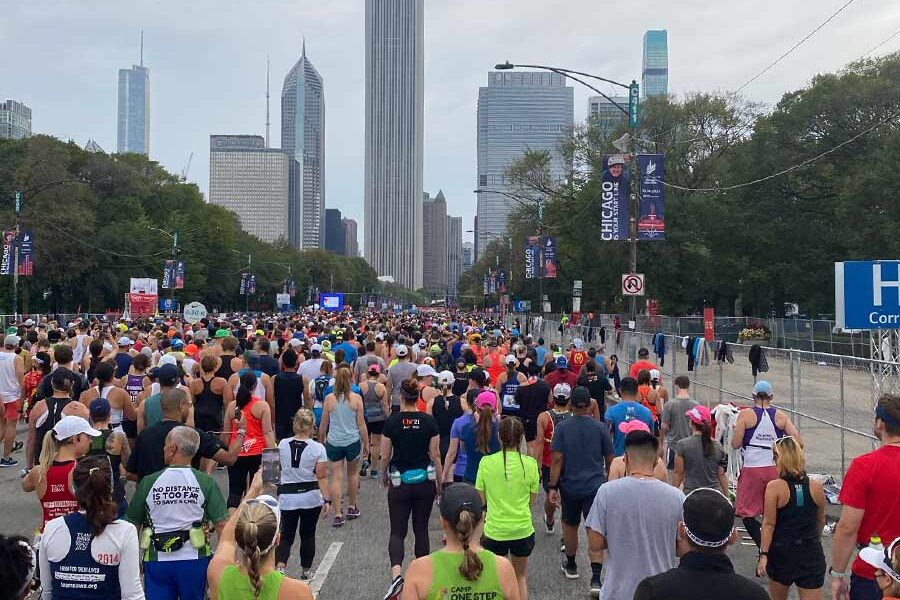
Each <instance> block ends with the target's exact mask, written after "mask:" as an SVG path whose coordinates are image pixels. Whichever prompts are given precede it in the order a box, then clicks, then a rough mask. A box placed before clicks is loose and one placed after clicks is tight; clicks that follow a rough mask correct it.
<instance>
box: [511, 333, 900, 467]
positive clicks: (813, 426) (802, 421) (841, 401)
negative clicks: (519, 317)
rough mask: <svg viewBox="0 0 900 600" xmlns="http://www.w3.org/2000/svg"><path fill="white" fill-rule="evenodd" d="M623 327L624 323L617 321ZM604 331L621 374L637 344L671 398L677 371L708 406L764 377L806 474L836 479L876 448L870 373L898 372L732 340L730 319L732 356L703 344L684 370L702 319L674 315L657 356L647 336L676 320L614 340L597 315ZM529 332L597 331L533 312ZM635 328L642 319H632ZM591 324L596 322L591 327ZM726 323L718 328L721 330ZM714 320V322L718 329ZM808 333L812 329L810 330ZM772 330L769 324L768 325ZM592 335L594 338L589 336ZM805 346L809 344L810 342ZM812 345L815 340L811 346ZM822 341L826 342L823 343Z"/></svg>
mask: <svg viewBox="0 0 900 600" xmlns="http://www.w3.org/2000/svg"><path fill="white" fill-rule="evenodd" d="M622 323H623V326H627V321H624V320H623V321H622ZM601 324H602V325H603V327H604V328H605V330H606V342H605V344H604V346H605V350H604V352H605V354H606V355H607V356H610V355H612V354H615V355H617V356H618V358H619V365H620V373H621V375H622V376H623V377H625V376H627V375H628V369H629V367H630V365H631V364H632V363H633V362H634V361H635V359H636V357H637V352H638V350H639V349H640V348H647V349H649V350H650V353H651V360H652V361H654V362H656V363H657V364H658V365H659V367H660V371H661V373H662V378H663V382H664V385H666V387H667V388H669V390H670V397H674V395H675V389H674V379H675V377H676V376H677V375H687V376H688V377H689V379H690V382H691V397H692V398H693V399H694V400H696V401H698V402H701V403H703V404H705V405H707V406H709V407H713V406H715V405H717V404H720V403H733V404H735V405H738V406H748V405H752V404H753V398H752V389H753V385H754V383H755V380H756V379H765V380H767V381H769V382H770V383H771V384H772V386H773V387H774V389H775V401H774V403H773V405H774V406H776V407H778V408H780V409H782V410H784V411H785V412H787V413H788V414H789V415H790V417H791V419H792V421H793V422H794V424H795V425H797V427H798V428H799V429H800V432H801V434H802V436H803V440H804V443H805V447H806V455H807V463H808V464H807V467H808V469H809V470H810V472H817V473H828V474H831V475H834V476H835V477H839V478H843V476H844V474H845V473H846V470H847V467H848V466H849V463H850V461H851V460H852V459H853V458H854V457H856V456H858V455H860V454H863V453H865V452H869V451H870V450H872V449H873V448H874V447H875V444H876V443H877V439H876V438H875V436H874V435H873V434H872V427H873V410H872V407H873V405H874V401H875V393H876V392H875V390H876V389H877V387H876V386H875V383H874V382H875V380H876V379H877V377H876V371H877V370H878V369H882V368H890V369H893V370H895V371H896V370H897V369H898V368H900V365H898V364H896V363H887V362H884V361H873V360H871V359H869V358H864V357H858V356H847V355H841V354H834V353H826V352H821V351H812V350H806V349H794V348H777V347H772V346H766V345H763V344H762V343H760V342H749V341H748V342H743V343H741V342H738V341H737V333H738V332H739V331H740V330H739V329H737V328H738V327H741V326H743V325H744V323H742V322H741V321H740V320H735V321H734V322H733V323H732V325H731V326H730V327H728V328H727V329H726V331H727V330H731V332H733V333H731V334H729V335H727V337H731V335H733V336H734V341H732V340H728V339H726V340H725V341H724V343H725V344H726V345H727V348H728V350H729V351H730V355H731V357H732V359H733V362H730V361H728V360H726V361H725V362H719V361H717V360H716V358H717V357H716V350H717V349H718V347H719V346H718V344H719V342H718V341H717V342H714V343H713V344H711V345H709V346H708V347H707V350H706V352H705V353H704V355H705V356H704V357H702V358H701V360H700V361H699V364H697V365H694V369H693V370H692V371H688V363H687V360H688V356H687V351H686V350H685V349H684V348H683V347H682V342H683V341H684V340H685V339H686V338H688V337H691V336H694V337H697V336H700V337H702V333H703V323H702V319H699V320H695V319H683V318H680V319H678V320H677V326H678V327H679V328H681V329H682V330H685V329H687V330H688V331H685V332H684V333H681V334H678V333H663V337H664V338H665V345H666V353H665V355H664V357H663V358H662V359H660V357H657V356H655V355H654V349H653V344H652V342H653V337H654V335H655V333H657V332H662V331H664V330H665V329H666V326H667V325H669V326H671V325H673V324H676V321H674V320H673V321H669V322H668V323H666V322H665V320H664V319H660V320H659V321H657V323H655V324H656V325H657V326H658V329H654V330H653V331H652V332H651V331H640V330H638V331H629V330H627V329H626V330H623V331H621V332H620V336H619V337H618V340H617V339H616V332H615V331H614V329H613V328H612V318H611V316H608V315H603V316H602V317H601ZM528 325H529V326H530V327H531V334H532V335H533V336H534V337H535V339H537V337H543V338H544V339H545V340H546V343H547V344H548V345H550V344H560V345H561V346H563V350H564V351H565V349H566V348H565V346H566V344H567V343H571V341H572V340H573V339H575V338H581V339H583V340H584V341H585V343H586V345H588V346H594V347H599V333H598V332H597V331H593V332H592V331H590V330H589V329H590V328H588V327H586V326H584V325H569V326H567V327H560V321H559V320H558V318H557V319H553V318H551V317H545V318H543V319H541V318H540V317H538V318H536V319H533V320H531V321H529V323H528ZM637 325H638V326H640V325H641V323H637ZM594 329H597V328H594ZM723 329H725V328H723ZM718 331H719V323H718V322H717V332H718ZM812 331H815V329H814V328H813V329H812ZM773 332H774V329H773ZM591 336H593V341H592V342H589V341H588V338H589V337H591ZM754 344H758V345H760V346H761V348H762V351H763V352H764V353H765V358H766V362H767V363H768V367H769V368H768V371H767V372H764V373H759V374H758V376H757V377H756V378H754V376H753V373H752V371H751V364H750V361H749V358H748V355H749V351H750V348H751V347H752V346H753V345H754ZM810 347H812V343H811V344H810ZM818 347H819V345H818V344H817V345H816V348H818ZM826 347H827V346H826Z"/></svg>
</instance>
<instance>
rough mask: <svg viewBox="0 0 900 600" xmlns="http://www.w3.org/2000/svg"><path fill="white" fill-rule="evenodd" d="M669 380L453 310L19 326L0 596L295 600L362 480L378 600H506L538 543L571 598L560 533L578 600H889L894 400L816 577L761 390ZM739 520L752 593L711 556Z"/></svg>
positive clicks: (804, 507) (13, 354) (818, 499)
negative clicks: (693, 387) (720, 401)
mask: <svg viewBox="0 0 900 600" xmlns="http://www.w3.org/2000/svg"><path fill="white" fill-rule="evenodd" d="M620 368H621V369H622V371H621V372H620ZM668 383H670V382H663V381H662V379H661V374H660V370H659V369H658V368H657V366H656V365H655V364H653V362H652V361H651V360H650V353H649V352H648V351H647V349H643V348H642V349H641V350H640V351H639V353H638V360H637V361H636V362H634V363H633V364H631V365H628V369H627V371H626V366H625V365H624V364H623V365H622V366H621V367H620V365H619V362H618V358H617V357H616V356H615V355H613V354H610V353H609V352H607V351H606V349H605V348H604V346H603V344H602V342H594V343H592V342H588V343H587V344H586V343H585V342H584V341H583V340H581V339H574V340H572V343H571V344H570V345H569V346H568V347H566V348H560V347H559V346H556V345H548V344H546V343H545V341H544V340H543V339H533V338H532V337H531V336H529V335H527V334H526V333H525V332H524V331H521V330H520V327H519V325H518V323H514V324H511V325H509V326H505V325H503V324H502V323H501V322H498V321H496V320H491V319H490V318H486V317H484V316H479V315H474V314H465V313H455V312H454V313H446V312H437V311H435V312H413V313H402V314H395V313H393V312H392V313H386V312H378V311H366V310H363V311H361V312H356V313H353V312H350V311H345V312H338V313H335V312H325V311H318V310H312V309H309V310H306V311H301V312H297V313H292V314H279V315H256V316H252V315H240V314H237V315H220V316H219V317H216V318H213V317H210V318H207V319H203V320H202V321H200V322H199V323H197V324H194V325H190V324H187V323H184V322H181V321H178V320H171V319H164V318H159V319H154V320H137V321H124V320H123V321H114V322H109V321H105V320H98V319H95V318H92V319H79V320H76V321H74V322H56V321H52V320H47V319H40V320H39V321H37V322H36V321H33V320H31V319H29V320H26V321H24V322H22V323H21V324H19V325H18V326H14V327H11V328H9V329H8V330H7V331H6V332H5V337H4V338H3V347H2V348H0V400H2V402H3V409H4V410H3V411H2V416H3V427H2V429H0V432H2V436H3V440H2V442H3V444H2V457H0V467H8V468H17V469H19V470H21V476H22V479H21V486H22V490H23V491H24V492H25V493H29V494H34V497H35V501H36V502H38V503H39V504H40V506H41V510H42V519H41V522H40V523H35V525H36V529H37V534H36V536H35V538H34V540H27V539H25V538H22V537H17V536H5V535H0V565H2V567H3V568H2V569H0V590H2V592H0V594H2V597H3V598H12V599H19V598H25V597H28V596H29V595H32V594H37V593H40V594H41V595H42V596H43V597H44V598H47V599H49V598H57V599H70V598H71V599H83V598H93V599H106V598H126V599H137V598H145V597H146V598H149V599H151V600H171V599H175V598H181V599H182V600H202V599H203V598H205V597H206V596H207V594H208V595H209V596H210V597H212V598H217V599H222V600H232V599H234V600H246V599H251V598H252V599H256V598H260V599H267V600H268V599H275V598H301V599H303V598H312V597H313V596H312V593H311V591H310V588H309V587H308V585H307V582H308V581H309V580H310V579H314V578H315V577H316V573H315V571H314V569H313V568H314V565H315V564H316V534H317V528H319V527H322V526H331V527H335V528H339V527H343V526H345V524H346V522H347V521H351V520H356V519H366V518H367V515H366V511H367V507H365V506H361V505H360V502H359V490H360V487H361V485H378V484H380V485H381V486H383V487H384V489H385V490H386V492H385V495H384V502H386V503H387V507H388V514H389V524H388V525H389V535H388V536H387V538H386V539H385V540H384V544H385V546H386V549H387V553H386V556H387V561H385V564H384V569H385V571H386V572H387V571H388V570H389V571H390V580H391V583H390V586H389V589H388V590H387V592H386V593H384V595H383V597H384V598H385V599H402V600H417V599H421V600H425V599H428V600H437V599H444V598H448V599H458V600H463V599H466V600H472V599H500V598H504V599H510V600H525V599H526V598H527V597H528V594H529V575H528V562H529V556H530V555H531V554H532V551H533V550H534V548H535V545H536V544H537V543H544V544H546V543H552V544H553V545H554V547H555V546H556V545H558V546H559V550H560V552H559V563H560V575H559V576H560V577H565V578H567V579H572V580H575V579H579V578H580V577H581V573H580V571H579V567H578V557H579V533H581V534H582V539H584V537H585V535H584V534H585V532H586V539H587V548H584V549H582V550H581V555H582V556H586V557H587V560H588V562H589V564H590V572H589V573H586V574H585V580H586V581H588V582H589V583H588V584H587V586H586V587H585V594H588V593H589V594H590V595H592V596H594V597H599V598H602V599H609V600H613V599H615V600H618V599H630V598H635V599H640V600H647V599H657V598H659V599H662V598H666V599H675V600H678V599H695V598H698V599H699V598H735V599H738V600H740V599H744V598H746V599H757V598H759V599H762V598H769V597H771V598H773V599H775V600H782V599H786V598H787V597H788V593H789V591H790V589H791V588H792V587H794V588H796V590H797V591H796V593H797V594H798V595H799V597H800V598H801V600H807V599H809V600H812V599H813V598H820V597H821V595H822V589H823V587H824V586H825V585H826V582H828V585H830V589H831V597H832V598H833V599H834V600H845V599H850V600H874V599H876V598H896V597H900V543H898V538H900V494H898V493H897V491H898V490H900V397H898V396H891V395H885V396H883V397H882V398H880V399H879V400H878V402H877V405H876V406H875V410H874V414H873V430H874V432H875V434H876V435H877V437H878V438H879V439H880V440H881V444H880V447H879V448H878V449H876V450H874V451H872V452H870V453H868V454H865V455H862V456H859V457H857V458H856V459H855V460H854V461H853V463H852V464H851V466H850V468H849V470H848V472H847V474H846V477H845V478H844V481H843V483H842V488H841V493H840V502H841V504H842V508H841V515H840V520H839V522H838V524H837V527H836V528H835V530H834V534H833V540H832V545H831V552H830V557H827V556H826V553H825V552H824V550H823V546H822V540H821V536H822V532H823V528H824V526H825V511H826V498H825V494H824V492H823V488H822V484H821V483H820V482H819V481H817V480H816V478H810V477H809V475H808V474H807V472H806V466H805V455H804V448H803V438H802V435H801V432H800V431H798V430H797V428H796V427H795V426H794V424H793V423H792V422H791V419H790V418H789V416H788V415H787V414H786V413H784V412H783V411H781V410H779V409H777V408H775V407H774V406H773V405H772V403H773V400H774V399H775V397H776V390H774V389H773V387H772V386H771V385H770V384H769V383H768V382H766V381H758V382H757V383H756V384H755V386H754V387H753V390H752V397H753V405H752V406H746V407H734V406H730V405H722V406H719V407H715V408H714V410H712V411H711V410H710V408H709V407H707V406H704V405H701V404H698V403H696V402H694V401H693V400H692V399H691V394H690V380H689V379H688V378H687V377H685V376H677V377H675V378H674V381H672V382H671V383H672V384H674V385H672V386H671V388H672V389H673V390H674V394H673V395H672V397H671V398H670V397H669V394H668V390H667V387H666V385H664V384H668ZM20 419H22V420H24V421H25V422H26V423H27V436H26V439H25V440H22V441H17V423H18V421H19V420H20ZM218 469H226V470H227V491H226V492H224V493H223V492H222V491H221V489H220V487H219V485H218V483H217V482H216V471H217V470H218ZM728 473H732V474H735V475H737V476H736V477H732V478H729V475H728ZM365 479H370V480H372V481H374V482H375V483H369V484H364V483H362V481H363V480H365ZM734 479H736V481H733V480H734ZM539 498H540V501H539V500H538V499H539ZM434 507H437V511H436V512H437V517H438V518H439V522H440V526H441V528H442V530H443V543H442V547H441V548H439V549H437V550H435V551H433V549H432V547H431V542H430V539H429V530H428V526H429V522H430V520H431V518H432V510H433V508H434ZM557 516H558V517H559V518H558V519H557ZM370 518H371V517H370ZM738 523H740V524H741V529H742V530H744V531H746V534H747V535H748V536H749V538H750V539H752V540H753V542H754V543H755V545H756V546H757V548H758V551H759V561H758V565H757V575H758V577H764V576H765V577H767V578H768V590H766V588H765V587H763V586H762V585H761V584H760V582H759V581H753V580H751V579H749V578H747V577H744V576H742V575H739V574H737V573H735V570H734V567H733V565H732V563H731V561H730V559H729V558H728V547H729V546H730V545H732V544H734V543H735V542H736V541H737V540H738V539H739V537H740V536H741V535H742V534H741V533H740V532H739V531H738V528H737V527H736V524H738ZM410 525H411V526H412V532H411V536H412V538H413V540H414V545H413V547H414V553H415V558H414V559H413V560H407V557H406V556H405V550H404V549H405V541H406V539H407V537H408V536H409V535H410V531H409V529H410ZM538 530H540V531H541V532H542V534H543V535H542V537H543V538H544V539H545V540H546V541H543V542H539V541H538V540H537V531H538ZM366 531H367V532H373V531H376V529H374V528H368V529H367V530H366ZM365 535H371V533H365ZM857 551H858V552H857ZM554 552H555V549H554ZM295 556H296V557H297V558H294V557H295ZM292 560H296V561H297V562H298V563H299V567H300V569H299V573H300V576H299V577H298V578H297V579H293V578H290V577H287V576H286V575H285V570H286V567H287V565H288V563H289V562H290V561H292ZM582 564H584V563H582ZM360 597H368V598H374V597H382V591H380V590H378V591H375V590H362V592H361V595H360Z"/></svg>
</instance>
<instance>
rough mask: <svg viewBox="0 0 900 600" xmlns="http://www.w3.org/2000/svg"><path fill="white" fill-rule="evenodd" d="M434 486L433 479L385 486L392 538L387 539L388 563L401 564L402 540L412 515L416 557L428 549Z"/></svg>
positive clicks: (429, 547)
mask: <svg viewBox="0 0 900 600" xmlns="http://www.w3.org/2000/svg"><path fill="white" fill-rule="evenodd" d="M434 497H435V489H434V482H433V481H428V480H426V481H423V482H422V483H412V484H407V483H401V484H400V486H399V487H393V486H392V487H390V488H389V489H388V514H389V515H390V520H391V537H390V539H389V541H388V555H389V556H390V559H391V566H392V567H395V566H400V565H402V564H403V542H404V540H406V532H407V531H408V529H409V517H410V515H411V516H412V525H413V535H414V536H415V538H416V540H415V551H416V558H419V557H422V556H427V555H428V553H429V552H431V545H430V544H429V540H428V519H429V517H431V507H432V506H434Z"/></svg>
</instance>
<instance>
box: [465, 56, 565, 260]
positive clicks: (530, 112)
mask: <svg viewBox="0 0 900 600" xmlns="http://www.w3.org/2000/svg"><path fill="white" fill-rule="evenodd" d="M574 111H575V107H574V91H573V89H572V88H571V87H569V86H566V79H565V77H563V76H562V75H560V74H557V73H547V72H543V71H539V72H531V71H492V72H490V73H488V85H487V87H482V88H479V90H478V178H477V181H476V186H477V188H478V189H480V190H491V191H501V192H511V191H512V190H510V189H509V187H508V185H509V182H508V180H507V176H506V171H507V169H508V168H509V167H510V165H512V164H513V163H514V162H516V161H517V160H518V159H519V158H521V157H522V154H523V153H524V152H525V150H526V149H531V150H547V151H549V152H550V175H551V177H552V178H553V179H554V180H556V181H563V180H564V179H565V178H566V177H567V175H568V172H569V165H568V164H567V163H566V160H565V159H564V158H563V156H562V155H561V154H560V153H559V150H558V147H559V143H560V141H561V139H562V138H564V137H566V136H569V135H571V133H572V125H573V122H574V119H575V116H574ZM517 208H519V205H518V204H516V203H515V202H514V201H512V200H510V199H509V198H508V197H506V196H503V195H502V194H498V193H490V192H483V193H480V194H478V206H477V213H478V214H477V221H476V231H477V233H476V236H477V239H476V241H475V248H476V252H477V254H478V255H477V256H476V257H475V260H476V261H477V260H478V259H479V258H480V257H481V255H482V254H483V253H484V250H485V249H486V248H487V247H488V244H489V243H490V241H491V239H494V238H496V237H498V236H503V235H505V234H506V226H507V219H508V217H509V214H510V213H511V212H513V211H514V210H515V209H517Z"/></svg>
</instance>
